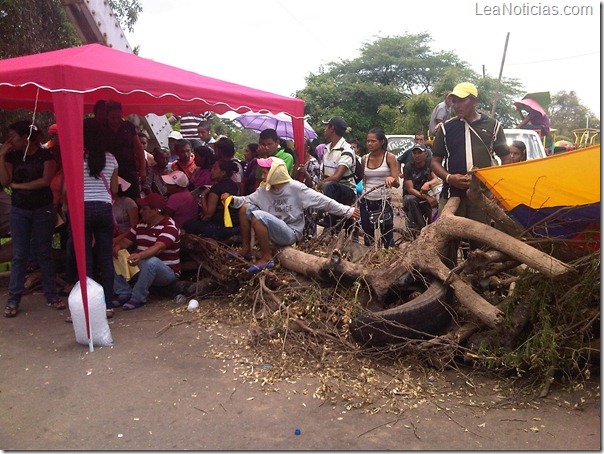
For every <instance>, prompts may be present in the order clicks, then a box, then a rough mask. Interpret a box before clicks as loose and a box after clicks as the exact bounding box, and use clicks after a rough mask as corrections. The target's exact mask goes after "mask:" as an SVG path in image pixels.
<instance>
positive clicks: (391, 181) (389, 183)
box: [385, 177, 394, 188]
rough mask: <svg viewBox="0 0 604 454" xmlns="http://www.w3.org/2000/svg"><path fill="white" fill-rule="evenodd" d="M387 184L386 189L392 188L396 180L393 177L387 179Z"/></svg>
mask: <svg viewBox="0 0 604 454" xmlns="http://www.w3.org/2000/svg"><path fill="white" fill-rule="evenodd" d="M385 183H386V187H387V188H391V187H392V183H394V178H392V177H386V181H385Z"/></svg>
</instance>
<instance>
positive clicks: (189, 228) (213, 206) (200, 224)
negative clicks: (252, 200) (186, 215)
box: [183, 159, 240, 241]
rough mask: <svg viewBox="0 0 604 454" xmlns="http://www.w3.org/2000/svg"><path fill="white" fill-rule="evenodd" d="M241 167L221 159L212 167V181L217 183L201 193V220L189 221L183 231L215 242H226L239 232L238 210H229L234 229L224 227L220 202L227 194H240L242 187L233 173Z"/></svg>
mask: <svg viewBox="0 0 604 454" xmlns="http://www.w3.org/2000/svg"><path fill="white" fill-rule="evenodd" d="M238 168H239V166H238V165H237V163H236V162H234V161H232V160H230V159H229V160H226V159H221V160H218V161H216V162H215V163H214V165H213V166H212V179H213V180H214V181H215V183H214V184H213V185H212V187H211V188H210V189H207V188H206V189H204V190H203V191H202V192H201V195H200V199H199V205H200V206H201V215H200V219H195V220H191V221H187V222H185V223H184V224H183V229H184V230H185V231H186V232H187V233H193V234H195V235H200V236H205V237H209V238H214V239H215V240H219V241H221V240H225V239H227V238H229V237H231V236H233V235H235V234H237V233H238V232H239V228H238V225H239V223H238V220H239V218H238V217H237V210H233V209H231V208H229V211H230V213H231V220H232V221H233V227H226V226H225V225H224V210H225V208H224V205H223V204H222V202H221V201H220V196H221V195H222V194H224V193H225V192H228V193H229V194H235V195H238V194H239V189H240V186H239V184H238V183H235V182H234V181H233V179H232V177H233V173H235V172H236V171H237V169H238Z"/></svg>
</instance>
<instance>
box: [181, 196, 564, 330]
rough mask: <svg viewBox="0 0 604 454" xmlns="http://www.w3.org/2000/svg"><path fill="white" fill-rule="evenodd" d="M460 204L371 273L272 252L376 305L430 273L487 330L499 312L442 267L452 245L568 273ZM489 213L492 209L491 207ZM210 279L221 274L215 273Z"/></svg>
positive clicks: (189, 240) (335, 256) (193, 240)
mask: <svg viewBox="0 0 604 454" xmlns="http://www.w3.org/2000/svg"><path fill="white" fill-rule="evenodd" d="M482 197H483V198H484V196H482ZM459 204H460V199H459V198H457V197H453V198H451V199H449V201H448V202H447V204H446V205H445V208H444V210H443V212H442V213H441V215H440V217H439V218H438V219H437V220H436V221H435V222H434V223H432V224H430V225H428V226H426V227H425V228H424V229H422V231H421V233H420V235H419V236H418V238H417V239H416V240H415V241H413V242H411V243H405V244H403V245H402V247H401V254H399V255H398V256H397V258H396V259H395V260H393V261H392V262H390V263H388V264H386V265H382V266H381V267H379V268H376V269H374V268H368V267H365V266H363V265H359V264H354V263H351V262H348V261H346V260H342V257H341V254H340V252H339V251H337V250H335V251H334V252H332V255H331V257H329V258H321V257H316V256H314V255H311V254H307V253H305V252H303V251H300V250H298V249H296V248H293V247H286V248H282V249H280V250H278V251H277V252H276V259H277V260H278V261H279V263H280V264H281V266H282V267H284V268H287V269H288V270H290V271H293V272H295V273H299V274H303V275H305V276H308V277H311V278H314V279H318V280H333V279H334V278H335V279H347V280H351V281H354V280H362V281H364V282H366V284H367V286H368V288H369V290H370V292H371V293H372V295H373V296H374V297H375V299H376V300H377V301H378V302H379V303H383V302H384V300H385V298H386V296H387V295H388V294H389V292H391V290H392V288H393V287H395V286H396V285H397V283H400V282H402V281H404V280H405V279H406V277H407V276H408V275H409V273H411V274H414V273H415V274H429V275H431V276H434V277H436V278H438V279H439V280H441V281H442V282H444V283H445V284H447V285H449V286H450V287H451V288H452V289H453V290H454V293H455V296H456V297H457V299H458V301H459V302H460V303H461V304H462V305H463V306H465V307H466V308H467V309H468V310H469V311H470V312H471V313H472V314H473V315H474V316H475V317H477V318H478V319H479V320H480V321H481V322H482V323H484V324H485V325H487V326H488V327H490V328H495V327H496V326H497V325H499V324H500V323H501V321H502V320H503V313H502V312H501V310H499V309H498V308H497V307H495V306H493V305H492V304H491V303H490V302H488V301H487V300H485V299H484V298H483V297H482V296H480V295H479V294H478V293H477V292H476V291H474V289H473V288H472V286H471V285H470V284H468V283H466V282H465V281H464V280H463V279H462V278H461V277H460V276H458V275H457V274H455V273H454V272H452V271H451V270H450V269H449V268H447V266H445V265H444V264H443V262H442V260H441V257H442V255H443V251H445V250H446V248H447V246H448V244H449V242H450V241H451V240H454V239H459V238H468V239H472V240H476V241H479V242H481V243H482V244H485V245H488V246H490V247H491V248H493V249H496V250H498V251H501V252H502V253H503V254H505V256H508V257H509V258H511V259H514V260H517V261H518V262H521V263H525V264H527V265H528V266H529V267H531V268H533V269H535V270H537V271H539V272H540V273H542V274H544V275H545V276H547V277H550V278H554V277H556V276H560V275H562V274H565V273H568V272H569V271H571V270H572V268H571V267H569V266H568V265H566V264H564V263H562V262H561V261H559V260H557V259H555V258H553V257H551V256H549V255H548V254H546V253H544V252H542V251H540V250H538V249H535V248H533V247H532V246H530V245H528V244H525V243H524V242H522V241H521V240H519V239H517V238H514V237H512V236H510V235H507V234H506V233H503V232H501V231H499V230H496V229H494V228H492V227H491V226H489V225H485V224H481V223H479V222H476V221H473V220H470V219H466V218H461V217H458V216H455V214H454V213H455V212H456V211H457V209H458V207H459ZM489 209H490V210H494V209H495V208H494V207H493V206H492V204H491V206H490V208H489ZM204 245H205V247H208V248H209V249H212V250H213V251H214V252H215V251H216V249H217V247H218V246H217V243H216V242H214V241H212V240H208V239H205V238H204V239H199V237H196V236H195V235H187V234H185V235H183V247H189V248H193V249H196V248H197V247H201V246H204ZM196 246H197V247H196ZM215 276H221V274H220V273H215Z"/></svg>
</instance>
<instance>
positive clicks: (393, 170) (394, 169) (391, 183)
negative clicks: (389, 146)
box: [363, 151, 401, 188]
mask: <svg viewBox="0 0 604 454" xmlns="http://www.w3.org/2000/svg"><path fill="white" fill-rule="evenodd" d="M363 157H364V156H363ZM386 164H388V168H389V169H390V176H389V177H386V187H387V188H398V187H400V185H401V184H400V182H399V180H398V178H399V174H400V164H399V163H398V161H397V160H396V156H394V154H393V153H390V152H389V151H387V152H386ZM363 169H365V167H364V166H363Z"/></svg>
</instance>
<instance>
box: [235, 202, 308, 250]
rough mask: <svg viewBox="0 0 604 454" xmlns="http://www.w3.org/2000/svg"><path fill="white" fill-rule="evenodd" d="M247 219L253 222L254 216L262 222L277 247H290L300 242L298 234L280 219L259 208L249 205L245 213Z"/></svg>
mask: <svg viewBox="0 0 604 454" xmlns="http://www.w3.org/2000/svg"><path fill="white" fill-rule="evenodd" d="M245 214H246V216H247V218H248V219H249V220H252V216H254V217H255V218H256V219H258V220H259V221H260V222H262V223H263V224H264V225H265V226H266V228H267V230H268V238H269V240H271V241H272V242H273V243H275V244H276V245H277V246H289V245H290V244H294V243H295V242H296V241H298V236H297V235H296V232H295V231H294V230H293V229H292V228H291V227H290V226H288V225H287V224H286V223H285V222H283V221H282V220H281V219H279V218H278V217H276V216H274V215H272V214H270V213H267V212H266V211H262V210H260V209H258V207H256V206H254V205H252V204H249V205H248V206H247V211H246V212H245Z"/></svg>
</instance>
